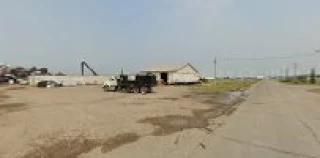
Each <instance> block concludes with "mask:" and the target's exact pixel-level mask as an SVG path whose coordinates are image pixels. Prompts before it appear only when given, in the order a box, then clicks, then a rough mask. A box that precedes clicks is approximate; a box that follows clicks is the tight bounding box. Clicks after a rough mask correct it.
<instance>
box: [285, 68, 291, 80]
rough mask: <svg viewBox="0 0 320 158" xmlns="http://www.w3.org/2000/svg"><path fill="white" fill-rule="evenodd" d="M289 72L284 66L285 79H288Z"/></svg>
mask: <svg viewBox="0 0 320 158" xmlns="http://www.w3.org/2000/svg"><path fill="white" fill-rule="evenodd" d="M289 72H290V68H286V70H285V80H288V81H289Z"/></svg>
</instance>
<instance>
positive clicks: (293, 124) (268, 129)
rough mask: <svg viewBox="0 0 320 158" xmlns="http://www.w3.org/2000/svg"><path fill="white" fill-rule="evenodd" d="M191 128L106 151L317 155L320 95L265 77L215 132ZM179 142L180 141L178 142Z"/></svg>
mask: <svg viewBox="0 0 320 158" xmlns="http://www.w3.org/2000/svg"><path fill="white" fill-rule="evenodd" d="M204 133H205V132H203V131H202V132H201V131H200V130H197V129H195V130H188V131H184V132H182V133H180V134H175V135H171V136H168V137H148V138H145V139H143V140H140V141H138V142H136V143H134V144H132V145H127V146H124V147H121V148H119V149H117V150H115V151H114V152H111V153H109V154H107V155H106V156H107V157H108V158H109V157H110V158H118V157H146V158H147V157H148V158H150V157H157V158H158V157H165V158H168V157H170V158H171V157H172V158H177V157H181V158H182V157H183V158H316V157H320V94H315V93H311V92H308V91H307V90H306V89H305V88H303V87H298V86H287V85H283V84H279V83H277V82H271V81H266V82H261V83H259V84H258V85H256V86H255V87H254V88H252V91H251V96H250V97H249V98H248V99H247V101H245V102H244V103H242V104H241V106H240V107H239V108H238V110H237V111H236V112H235V113H234V114H233V115H231V116H230V117H228V118H227V119H226V120H225V125H223V126H222V127H220V128H218V129H217V130H215V131H214V132H213V133H211V134H204ZM177 142H178V143H177Z"/></svg>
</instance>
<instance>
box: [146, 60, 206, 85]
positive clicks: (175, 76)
mask: <svg viewBox="0 0 320 158" xmlns="http://www.w3.org/2000/svg"><path fill="white" fill-rule="evenodd" d="M141 72H142V73H151V74H154V75H156V77H157V81H158V82H160V83H161V82H162V83H164V84H193V83H198V82H199V81H200V78H201V77H200V74H199V71H198V70H197V69H196V68H195V67H194V66H192V65H191V64H190V63H187V64H185V65H177V66H160V67H154V68H149V69H146V70H143V71H141Z"/></svg>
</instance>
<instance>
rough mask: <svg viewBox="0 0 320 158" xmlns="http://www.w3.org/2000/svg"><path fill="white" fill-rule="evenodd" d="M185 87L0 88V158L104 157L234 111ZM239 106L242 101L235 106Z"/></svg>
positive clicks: (219, 98) (219, 97)
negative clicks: (128, 90)
mask: <svg viewBox="0 0 320 158" xmlns="http://www.w3.org/2000/svg"><path fill="white" fill-rule="evenodd" d="M188 89H189V88H187V87H157V88H155V93H152V94H148V95H140V94H125V93H113V92H103V91H102V89H101V88H100V87H97V86H88V87H69V88H66V87H65V88H56V89H39V88H32V87H27V88H13V89H9V90H8V89H7V88H4V87H1V88H0V133H1V134H0V140H1V141H0V157H4V158H6V157H22V158H37V157H39V158H40V157H45V158H46V157H50V158H63V157H68V158H69V157H70V158H73V157H78V156H81V155H83V154H86V153H90V152H91V151H92V150H96V149H97V148H99V152H101V153H102V154H108V152H110V151H112V150H113V149H115V148H118V147H120V146H122V145H124V144H127V143H133V142H135V141H137V140H139V139H141V138H143V137H146V136H152V137H158V136H165V135H170V134H173V133H177V132H180V131H182V130H187V129H200V130H204V131H206V132H209V133H210V132H211V129H209V128H207V126H208V125H209V124H214V122H213V121H212V119H215V118H217V117H219V116H222V115H229V114H231V113H232V112H233V111H234V110H235V109H236V107H235V106H234V104H233V103H230V101H227V100H228V98H229V95H226V94H215V95H212V94H211V95H200V94H197V95H195V94H193V93H191V92H190V91H189V90H188ZM237 101H241V100H237Z"/></svg>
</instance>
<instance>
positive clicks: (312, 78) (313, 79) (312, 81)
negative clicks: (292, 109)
mask: <svg viewBox="0 0 320 158" xmlns="http://www.w3.org/2000/svg"><path fill="white" fill-rule="evenodd" d="M310 84H316V69H315V68H312V69H311V73H310Z"/></svg>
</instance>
